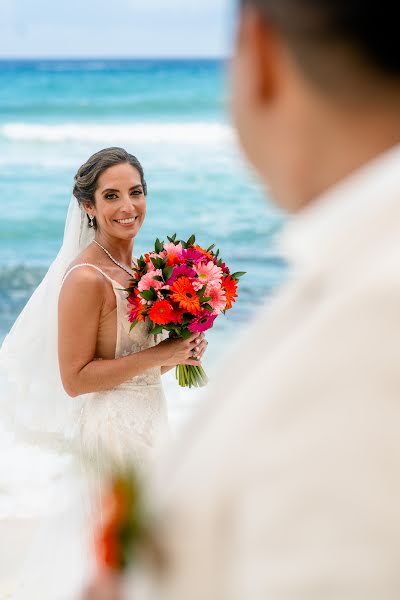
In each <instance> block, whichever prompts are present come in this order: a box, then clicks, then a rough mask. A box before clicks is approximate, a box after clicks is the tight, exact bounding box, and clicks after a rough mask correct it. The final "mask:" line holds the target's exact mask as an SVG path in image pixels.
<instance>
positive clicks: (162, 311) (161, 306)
mask: <svg viewBox="0 0 400 600" xmlns="http://www.w3.org/2000/svg"><path fill="white" fill-rule="evenodd" d="M173 316H174V311H173V308H172V306H171V305H170V303H169V302H168V300H158V302H155V303H154V304H153V306H152V307H151V309H150V310H149V317H150V319H151V320H152V321H153V323H157V325H167V323H170V322H171V321H172V319H173Z"/></svg>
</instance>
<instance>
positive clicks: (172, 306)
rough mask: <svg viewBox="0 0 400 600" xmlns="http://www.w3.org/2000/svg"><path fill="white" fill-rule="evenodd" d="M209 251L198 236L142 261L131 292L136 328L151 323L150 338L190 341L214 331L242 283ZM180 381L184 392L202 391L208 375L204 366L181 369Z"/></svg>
mask: <svg viewBox="0 0 400 600" xmlns="http://www.w3.org/2000/svg"><path fill="white" fill-rule="evenodd" d="M214 248H215V244H213V245H211V246H210V247H209V248H207V249H204V248H202V247H201V246H198V245H196V238H195V236H194V235H192V236H191V237H190V238H189V239H188V240H187V241H183V240H177V239H176V234H175V235H173V236H172V237H168V243H164V242H161V241H160V240H159V239H157V240H156V242H155V248H154V252H149V253H148V254H145V256H141V257H140V259H139V260H138V262H137V266H136V268H135V269H134V274H135V275H134V278H133V279H132V280H131V282H130V285H129V287H128V289H127V292H128V302H129V309H128V315H129V321H130V322H131V323H132V325H131V328H132V327H135V325H136V324H137V323H139V322H140V321H144V320H145V319H149V320H150V322H151V330H150V333H151V334H154V335H157V334H160V333H162V332H163V331H168V332H170V334H172V335H173V336H175V337H180V338H184V339H187V338H188V337H189V336H190V335H191V334H192V333H195V332H203V331H207V330H208V329H210V328H211V327H212V326H213V324H214V321H215V319H216V318H217V316H218V315H220V314H221V313H222V314H225V313H226V311H228V310H230V309H231V308H232V305H233V303H234V302H235V301H236V298H237V287H238V281H239V278H240V277H241V276H242V275H244V274H245V273H242V272H238V273H231V272H230V270H229V267H228V266H227V265H226V264H225V263H224V262H223V260H222V259H221V258H220V257H219V250H217V251H216V252H214ZM176 377H177V380H178V382H179V385H180V386H182V387H202V386H204V385H206V383H207V381H208V380H207V376H206V374H205V372H204V369H203V368H202V367H201V365H196V366H194V365H193V366H192V365H178V366H177V368H176Z"/></svg>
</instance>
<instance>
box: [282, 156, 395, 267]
mask: <svg viewBox="0 0 400 600" xmlns="http://www.w3.org/2000/svg"><path fill="white" fill-rule="evenodd" d="M393 202H395V203H396V207H397V210H398V211H400V144H399V145H396V146H395V147H393V148H391V149H390V150H388V151H386V152H385V153H383V154H381V155H380V156H378V157H377V158H375V159H374V160H372V161H371V162H369V163H368V164H366V165H364V166H363V167H361V168H360V169H359V170H357V171H356V172H355V173H354V174H352V175H350V176H349V177H347V178H346V179H345V180H343V181H341V182H340V183H339V184H337V185H335V186H334V187H333V188H331V189H329V190H328V191H326V192H325V193H324V194H323V195H321V196H320V197H319V198H317V199H316V200H315V201H314V202H313V203H311V204H310V205H308V206H307V207H306V208H304V209H303V210H301V211H300V212H299V213H298V214H297V215H295V216H294V217H292V219H291V220H290V221H289V223H288V225H287V226H286V228H285V229H284V231H283V234H282V236H281V240H280V250H281V253H282V255H283V257H284V258H285V259H286V260H287V261H288V262H289V263H290V264H291V265H293V266H294V267H295V268H296V267H300V268H301V269H302V270H303V269H308V268H313V267H314V268H318V266H322V265H324V266H326V265H327V263H329V262H330V261H335V259H336V260H337V257H338V256H339V255H340V249H341V248H343V247H346V245H348V243H349V242H351V240H352V236H353V235H354V234H355V232H356V231H357V230H360V228H361V230H362V228H363V225H364V224H366V223H368V222H373V220H374V219H375V218H376V217H377V215H378V214H379V213H381V212H382V211H385V209H386V208H387V207H388V205H392V204H393ZM399 217H400V215H399Z"/></svg>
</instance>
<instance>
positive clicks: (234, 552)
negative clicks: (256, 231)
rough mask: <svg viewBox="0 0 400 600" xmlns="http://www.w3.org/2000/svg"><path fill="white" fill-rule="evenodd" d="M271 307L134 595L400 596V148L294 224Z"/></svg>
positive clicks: (170, 467) (186, 453)
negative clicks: (160, 557) (160, 567)
mask: <svg viewBox="0 0 400 600" xmlns="http://www.w3.org/2000/svg"><path fill="white" fill-rule="evenodd" d="M282 248H283V251H284V254H285V255H286V257H287V258H288V260H289V261H290V263H291V264H292V265H293V272H292V275H291V278H290V282H289V283H288V284H286V285H285V286H284V288H283V289H282V290H281V291H280V292H279V293H278V294H277V295H276V297H275V298H274V299H273V300H272V301H269V302H268V304H267V305H266V306H265V307H264V308H263V309H262V310H261V311H260V312H259V314H258V316H257V317H256V319H255V322H254V324H253V326H252V327H251V329H250V330H249V331H248V332H247V333H246V335H245V336H243V337H242V338H241V339H240V340H239V341H238V342H237V346H236V350H235V352H234V354H233V355H232V356H231V357H230V358H229V360H227V361H226V364H225V367H224V369H223V370H222V372H221V376H220V377H219V378H218V381H216V383H215V384H214V386H213V389H212V391H211V390H210V392H211V393H210V396H209V398H208V401H207V403H206V406H205V407H203V409H202V411H201V413H200V414H199V415H198V416H197V418H196V419H194V420H193V423H192V425H191V427H189V428H188V429H187V431H186V432H185V434H184V436H183V437H182V440H181V441H180V443H179V444H177V446H176V448H175V449H174V452H173V453H172V455H171V457H170V460H169V462H168V464H167V465H164V468H163V471H162V474H161V475H160V476H159V477H158V478H157V481H156V483H155V485H154V486H153V488H152V490H151V494H152V496H153V498H155V499H156V500H155V504H156V508H157V511H158V513H159V517H160V525H159V529H158V536H159V541H160V543H161V545H162V547H163V548H164V549H165V552H166V556H167V557H168V568H167V569H166V570H165V572H163V573H161V572H157V571H156V570H152V569H151V568H148V569H146V567H145V565H142V567H141V569H139V570H138V571H137V573H136V574H135V575H134V582H135V585H134V586H133V591H132V598H138V599H141V598H152V599H153V598H154V599H155V598H159V599H160V600H161V599H162V600H214V599H215V600H217V599H218V600H239V599H240V600H261V599H262V600H269V599H271V600H272V599H273V600H314V599H315V600H317V599H318V600H321V599H322V598H323V599H324V600H328V599H329V600H339V599H340V600H350V599H351V600H369V599H378V598H379V599H380V600H381V599H385V600H392V599H393V600H394V599H396V600H397V599H398V598H400V568H399V564H400V516H399V515H400V512H399V511H400V509H399V507H400V364H399V363H400V361H399V359H400V147H396V148H393V149H392V150H390V151H388V152H387V153H385V154H384V155H382V156H380V157H378V158H377V159H376V160H374V161H373V162H372V163H370V164H368V165H366V166H365V167H363V168H362V169H360V170H359V171H358V172H357V173H355V174H353V175H352V176H351V177H349V178H348V179H347V180H345V181H343V182H341V183H340V184H338V185H337V186H336V187H335V188H334V189H331V190H329V191H328V192H327V193H326V194H325V195H324V196H323V197H321V198H319V199H317V200H316V201H315V202H313V204H312V205H310V207H309V208H307V209H305V210H303V211H302V212H301V213H300V214H299V215H298V216H296V217H293V218H292V221H291V222H290V223H289V224H288V226H287V230H286V232H285V233H284V236H283V239H282Z"/></svg>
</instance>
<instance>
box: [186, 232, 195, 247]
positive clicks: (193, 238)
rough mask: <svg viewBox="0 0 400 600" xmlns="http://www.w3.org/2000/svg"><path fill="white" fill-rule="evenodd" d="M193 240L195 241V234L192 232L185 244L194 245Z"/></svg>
mask: <svg viewBox="0 0 400 600" xmlns="http://www.w3.org/2000/svg"><path fill="white" fill-rule="evenodd" d="M195 241H196V236H195V235H194V234H193V235H191V236H190V238H189V239H188V241H187V245H188V246H193V245H194V243H195Z"/></svg>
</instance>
